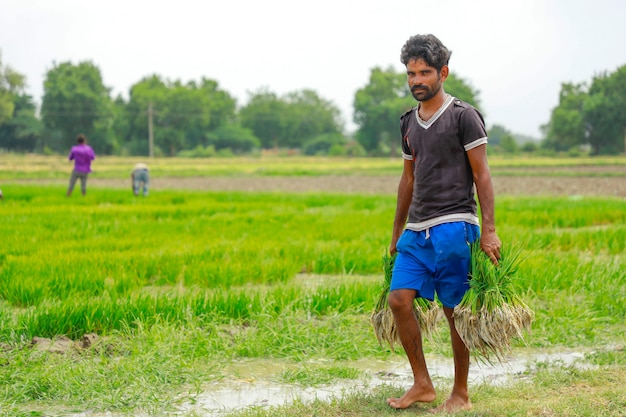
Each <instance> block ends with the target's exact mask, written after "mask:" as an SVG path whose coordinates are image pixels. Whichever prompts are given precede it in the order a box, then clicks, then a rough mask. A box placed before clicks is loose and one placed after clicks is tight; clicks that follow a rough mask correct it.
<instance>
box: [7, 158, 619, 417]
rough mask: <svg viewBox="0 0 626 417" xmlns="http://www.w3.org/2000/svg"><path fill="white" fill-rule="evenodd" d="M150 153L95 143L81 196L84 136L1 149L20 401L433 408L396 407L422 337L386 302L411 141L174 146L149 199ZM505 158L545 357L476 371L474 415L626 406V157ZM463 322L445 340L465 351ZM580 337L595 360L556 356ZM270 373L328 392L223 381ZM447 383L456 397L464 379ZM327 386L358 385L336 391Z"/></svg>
mask: <svg viewBox="0 0 626 417" xmlns="http://www.w3.org/2000/svg"><path fill="white" fill-rule="evenodd" d="M135 162H138V160H136V159H131V158H98V159H96V161H94V164H93V168H94V172H93V173H92V174H91V176H90V177H89V180H88V191H87V195H86V196H85V197H82V196H81V195H80V192H79V189H78V187H77V189H75V190H74V194H73V195H72V196H71V197H69V198H68V197H66V196H65V191H66V187H67V180H68V179H69V174H70V171H71V165H70V164H69V162H68V161H67V160H66V159H65V157H64V156H63V157H62V156H47V157H44V156H33V155H0V189H2V192H3V195H4V199H3V200H0V233H1V235H0V236H1V237H0V415H2V416H76V417H78V416H85V417H87V416H112V417H116V416H164V415H172V416H173V415H176V416H196V417H199V416H213V415H220V416H224V415H229V416H322V417H324V416H387V415H389V416H391V415H394V416H395V415H398V414H402V415H421V414H426V413H427V411H428V410H429V409H430V408H432V407H433V404H431V405H414V406H412V407H411V408H410V409H409V410H406V411H397V410H392V409H390V408H389V407H388V406H387V404H386V402H385V398H387V397H389V396H397V395H400V394H401V393H402V392H404V390H406V389H407V388H408V387H409V386H410V385H411V379H410V378H404V379H403V378H397V377H396V378H394V377H393V375H392V374H393V372H392V371H391V370H392V369H395V368H394V367H396V366H397V364H398V363H403V361H405V357H404V354H403V352H402V349H401V348H400V349H398V348H397V347H396V352H392V351H391V350H390V349H389V347H388V346H384V345H383V346H381V345H380V344H379V343H378V340H377V338H376V336H375V334H374V331H373V329H372V326H371V324H370V320H369V318H370V314H371V313H372V310H373V308H374V306H375V303H376V300H377V298H378V295H379V293H380V289H381V285H382V281H383V267H382V257H383V255H384V254H385V251H386V248H387V246H388V244H389V238H390V235H391V226H392V222H393V215H394V211H395V189H396V186H397V181H398V179H399V175H400V171H401V169H402V162H401V161H400V160H389V159H332V158H328V159H323V158H291V157H285V158H262V157H260V158H256V159H255V158H250V159H243V158H232V159H204V160H196V159H192V160H189V159H155V160H152V161H148V164H149V165H150V168H151V174H152V179H151V190H150V195H149V196H148V197H145V198H144V197H134V196H133V194H132V192H131V189H130V170H131V168H132V166H133V165H134V163H135ZM491 166H492V173H493V176H494V186H495V188H496V192H497V200H496V219H497V221H496V223H497V227H498V233H499V236H500V238H501V239H502V240H503V242H505V243H510V244H519V245H520V246H521V248H522V253H521V257H522V259H523V261H522V262H521V264H520V266H519V269H518V273H517V276H516V283H515V284H516V286H517V289H518V291H519V292H520V293H521V294H522V297H523V299H524V301H525V302H526V303H527V304H528V305H529V306H530V307H531V308H532V310H533V311H534V312H535V320H534V322H533V324H532V330H531V332H530V333H528V334H526V335H525V338H524V340H516V341H515V344H514V345H513V347H512V351H511V352H510V356H511V359H512V360H514V359H515V358H517V357H530V358H535V359H531V360H529V361H528V362H527V363H526V365H525V366H524V368H523V369H522V370H521V371H519V372H516V373H514V374H513V375H512V376H511V377H510V378H508V379H507V380H506V381H505V382H504V383H500V384H493V383H490V382H489V381H487V380H481V381H476V382H473V383H472V385H471V388H470V389H471V391H470V395H471V400H472V402H473V404H474V408H473V410H472V411H467V412H461V413H458V414H457V415H462V416H615V417H617V416H624V415H626V391H625V390H624V386H625V384H626V350H625V345H626V251H625V249H626V248H625V246H626V158H624V157H621V158H603V159H594V158H576V159H549V158H545V159H532V158H517V159H503V158H496V157H494V158H492V159H491ZM444 322H445V320H443V321H441V322H440V323H439V327H440V330H441V331H439V332H437V333H436V335H435V336H434V337H433V338H432V339H428V340H427V341H425V351H426V354H427V360H428V361H432V362H437V361H443V363H444V364H445V366H446V367H447V368H450V369H451V368H452V366H453V365H452V362H451V351H450V342H449V335H448V334H447V324H446V323H444ZM566 353H571V354H574V356H575V357H576V360H575V361H573V362H571V363H570V362H568V363H565V362H564V361H563V360H560V359H557V360H552V361H545V360H539V359H536V358H539V357H540V356H542V355H543V356H544V357H545V356H549V357H557V358H559V357H560V356H558V355H559V354H566ZM555 355H556V356H555ZM477 369H480V368H477ZM477 372H479V371H477ZM471 373H472V370H471V371H470V374H471ZM385 377H388V378H387V379H385ZM373 378H378V379H383V380H384V381H383V382H384V383H381V384H376V385H371V384H370V385H367V384H365V383H364V382H363V381H371V380H372V379H373ZM264 384H276V385H280V386H281V387H283V388H284V387H289V388H290V389H292V390H294V391H295V392H300V393H302V394H303V397H304V394H306V393H309V394H311V393H312V394H313V395H312V397H313V398H312V399H311V400H304V398H301V397H299V396H297V395H296V396H295V398H293V399H292V400H291V401H284V402H281V403H278V402H272V400H271V394H269V396H268V398H267V399H265V400H261V401H259V402H257V403H255V404H254V405H253V406H250V407H237V405H238V404H237V401H239V400H237V399H230V398H231V397H229V396H228V395H227V394H226V391H221V390H222V388H224V387H231V386H237V387H239V389H240V391H242V393H243V397H245V396H246V395H248V396H252V393H253V392H256V391H255V389H257V388H259V386H265V385H264ZM435 384H436V386H437V394H438V397H437V400H436V401H435V403H434V405H437V404H439V403H441V402H442V401H443V400H444V399H445V398H446V397H447V393H448V390H449V389H450V387H451V385H452V380H451V378H450V377H446V376H441V377H437V378H436V379H435ZM329 386H332V387H339V386H340V387H344V389H339V388H333V389H334V394H336V395H334V396H332V397H330V398H328V399H322V398H321V395H320V393H321V392H323V391H324V390H325V389H326V387H329ZM346 387H349V388H350V389H348V388H346ZM359 387H361V388H359ZM257 391H258V390H257ZM316 393H317V396H316V395H315V394H316ZM276 395H278V394H276ZM211 396H213V397H216V396H217V397H220V396H222V402H221V404H222V408H221V409H219V410H216V409H212V408H211V407H209V406H208V405H207V404H208V403H207V400H206V399H207V398H208V397H211ZM232 398H235V397H232ZM218 399H219V398H218Z"/></svg>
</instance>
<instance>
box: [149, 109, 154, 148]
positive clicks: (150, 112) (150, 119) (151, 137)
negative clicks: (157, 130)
mask: <svg viewBox="0 0 626 417" xmlns="http://www.w3.org/2000/svg"><path fill="white" fill-rule="evenodd" d="M148 148H149V155H150V158H154V136H153V135H152V103H150V104H148Z"/></svg>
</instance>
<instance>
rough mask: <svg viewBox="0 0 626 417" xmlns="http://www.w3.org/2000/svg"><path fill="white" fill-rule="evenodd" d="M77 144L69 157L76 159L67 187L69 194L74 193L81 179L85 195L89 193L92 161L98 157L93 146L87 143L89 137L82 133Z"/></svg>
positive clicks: (81, 186)
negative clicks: (88, 186)
mask: <svg viewBox="0 0 626 417" xmlns="http://www.w3.org/2000/svg"><path fill="white" fill-rule="evenodd" d="M76 143H77V144H76V145H75V146H72V149H71V150H70V155H69V156H68V159H69V160H70V161H72V160H73V161H74V169H73V170H72V175H71V176H70V185H69V187H68V189H67V196H68V197H69V196H70V195H72V191H73V190H74V185H76V180H78V179H80V192H81V194H82V195H83V196H84V195H85V194H87V176H88V175H89V173H90V172H91V161H93V160H94V159H96V154H95V153H94V151H93V149H91V146H89V145H87V138H86V137H85V135H83V134H82V133H81V134H80V135H78V137H77V138H76Z"/></svg>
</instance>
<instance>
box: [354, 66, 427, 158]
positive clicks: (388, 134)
mask: <svg viewBox="0 0 626 417" xmlns="http://www.w3.org/2000/svg"><path fill="white" fill-rule="evenodd" d="M414 105H415V99H414V98H413V96H412V95H411V93H410V91H409V89H408V87H407V85H406V74H404V73H398V72H396V71H394V69H393V68H391V67H389V68H387V69H386V70H385V69H382V68H378V67H376V68H373V69H372V70H371V72H370V79H369V82H368V84H367V85H366V86H365V87H363V88H361V89H359V90H357V92H356V93H355V97H354V122H355V123H356V124H357V126H358V129H357V132H356V139H357V140H358V142H359V143H360V144H361V145H362V146H363V147H364V148H365V150H366V151H367V152H370V153H374V152H376V151H377V150H379V149H381V147H383V146H386V147H388V148H390V149H392V150H393V149H395V148H396V147H397V146H394V144H396V143H399V141H398V140H397V136H398V135H399V132H400V128H399V126H400V122H399V120H400V115H401V114H402V113H404V112H406V111H407V110H409V109H410V108H411V107H413V106H414ZM392 152H393V151H392Z"/></svg>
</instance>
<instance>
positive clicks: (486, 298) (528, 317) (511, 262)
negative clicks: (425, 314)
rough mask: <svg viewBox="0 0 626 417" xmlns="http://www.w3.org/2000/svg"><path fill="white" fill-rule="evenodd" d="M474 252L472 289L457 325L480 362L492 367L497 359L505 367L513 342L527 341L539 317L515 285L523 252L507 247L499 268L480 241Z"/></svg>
mask: <svg viewBox="0 0 626 417" xmlns="http://www.w3.org/2000/svg"><path fill="white" fill-rule="evenodd" d="M471 250H472V263H471V272H470V275H471V279H470V288H469V290H468V291H467V292H466V293H465V296H464V297H463V299H462V300H461V303H460V304H459V305H457V306H456V307H455V309H454V323H455V325H456V329H457V331H458V333H459V335H460V336H461V339H463V342H464V343H465V345H466V346H467V348H468V349H469V350H470V351H471V352H472V353H473V354H474V355H475V357H476V358H477V359H479V360H485V361H486V362H489V363H492V362H493V361H492V357H495V358H496V359H497V360H498V361H499V362H501V363H502V362H505V360H506V356H507V355H508V354H509V353H510V351H511V339H512V338H514V337H516V338H520V339H522V340H523V332H524V331H529V330H530V326H531V323H532V321H533V319H534V316H535V314H534V312H533V311H532V310H531V309H530V308H529V307H528V305H526V303H524V301H523V300H522V299H521V297H520V295H519V294H518V293H517V292H516V286H515V283H514V277H515V274H516V272H517V268H518V266H519V263H520V253H521V248H520V247H519V245H518V246H512V247H509V246H504V245H503V246H502V249H501V259H500V260H499V261H498V265H494V264H493V262H491V260H490V259H489V257H488V256H487V254H485V252H483V251H482V250H481V249H480V242H479V241H476V242H474V243H473V244H472V246H471Z"/></svg>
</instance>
